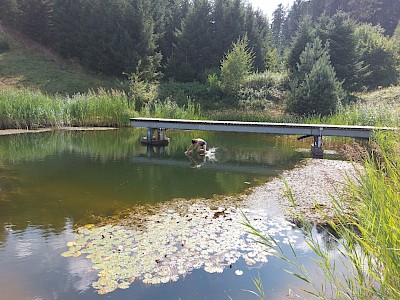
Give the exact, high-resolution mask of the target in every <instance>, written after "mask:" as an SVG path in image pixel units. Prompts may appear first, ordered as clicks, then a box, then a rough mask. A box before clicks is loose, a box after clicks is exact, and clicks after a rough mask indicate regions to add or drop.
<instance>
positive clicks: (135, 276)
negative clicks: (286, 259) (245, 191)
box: [62, 199, 297, 294]
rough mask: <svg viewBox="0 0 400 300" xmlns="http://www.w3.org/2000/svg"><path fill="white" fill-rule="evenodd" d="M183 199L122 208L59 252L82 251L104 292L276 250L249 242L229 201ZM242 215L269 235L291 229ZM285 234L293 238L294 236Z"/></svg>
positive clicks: (254, 214) (257, 215) (250, 260)
mask: <svg viewBox="0 0 400 300" xmlns="http://www.w3.org/2000/svg"><path fill="white" fill-rule="evenodd" d="M188 202H191V201H188V200H183V199H180V200H176V201H175V202H174V203H168V206H167V205H162V206H159V207H139V206H138V207H136V209H134V210H133V211H125V212H124V214H123V215H124V216H125V217H124V218H123V219H120V220H118V219H116V220H114V221H112V220H108V222H106V223H108V224H105V225H98V226H95V225H87V226H83V227H80V228H78V229H77V231H76V233H75V235H74V241H71V242H69V243H68V244H67V246H68V247H69V250H68V251H66V252H63V253H62V256H64V257H71V259H74V257H78V256H81V255H85V256H86V258H87V259H89V260H90V261H91V262H92V268H93V269H94V270H97V271H98V280H97V281H96V282H94V283H93V285H92V287H93V288H94V289H97V290H98V293H99V294H106V293H109V292H112V291H114V290H115V289H117V288H121V289H124V288H128V287H129V285H130V284H131V283H132V282H134V281H135V280H140V281H142V282H143V283H145V284H162V283H167V282H173V281H177V280H179V279H180V278H182V277H184V276H186V275H187V274H189V273H190V272H192V271H193V270H195V269H200V268H201V269H204V270H205V271H206V272H209V273H222V272H223V271H224V269H226V268H230V269H232V268H233V269H235V268H234V264H235V262H237V261H238V260H239V259H243V260H244V261H245V262H246V264H247V265H249V266H252V265H255V264H257V263H266V262H267V261H268V256H270V255H272V254H273V252H274V251H275V250H273V249H272V248H271V249H265V247H263V246H262V245H260V244H257V243H254V242H253V240H252V238H251V236H249V235H248V234H246V233H244V232H243V230H242V227H241V224H240V222H239V221H240V220H242V215H241V212H240V211H238V210H237V209H235V208H234V207H233V206H223V207H218V206H216V207H210V206H209V204H208V203H206V201H203V200H200V199H199V200H196V201H194V202H191V203H188ZM213 204H214V205H215V204H216V203H215V202H213ZM218 204H222V203H217V205H218ZM225 204H227V203H225ZM156 211H157V213H155V212H156ZM246 214H247V215H249V216H251V218H252V219H253V220H255V222H256V224H257V226H259V228H261V230H262V232H263V233H265V234H266V233H268V234H269V235H271V236H277V235H279V236H285V235H286V234H288V232H289V231H291V230H292V229H293V228H292V225H291V224H290V223H289V222H287V221H283V220H281V219H272V218H270V217H269V218H267V214H266V212H260V211H251V210H246ZM287 238H288V239H290V240H291V241H292V242H294V241H295V240H296V238H297V237H296V236H295V235H293V234H291V235H290V236H288V237H287ZM236 271H238V273H237V274H238V275H241V274H243V271H242V270H236ZM240 273H241V274H240Z"/></svg>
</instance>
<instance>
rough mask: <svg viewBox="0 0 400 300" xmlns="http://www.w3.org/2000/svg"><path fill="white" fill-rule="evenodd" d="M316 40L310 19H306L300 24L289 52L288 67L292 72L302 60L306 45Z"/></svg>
mask: <svg viewBox="0 0 400 300" xmlns="http://www.w3.org/2000/svg"><path fill="white" fill-rule="evenodd" d="M314 38H315V31H314V29H313V26H312V21H311V18H310V17H308V16H307V17H305V18H304V19H303V20H302V21H301V22H300V24H299V29H298V30H297V32H296V35H295V36H294V38H293V40H292V42H291V44H290V47H289V51H288V58H287V65H288V68H289V69H290V70H295V69H296V66H297V64H298V63H299V60H300V55H301V53H302V52H303V51H304V48H305V47H306V45H307V44H308V43H310V42H312V41H313V39H314Z"/></svg>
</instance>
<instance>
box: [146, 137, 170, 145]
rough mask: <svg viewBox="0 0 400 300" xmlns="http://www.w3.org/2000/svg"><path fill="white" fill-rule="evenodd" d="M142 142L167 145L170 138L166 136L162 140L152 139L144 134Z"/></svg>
mask: <svg viewBox="0 0 400 300" xmlns="http://www.w3.org/2000/svg"><path fill="white" fill-rule="evenodd" d="M140 143H141V144H142V145H152V146H167V145H168V144H169V138H165V139H162V140H158V139H156V138H152V139H150V140H148V139H147V137H145V136H144V137H142V138H141V139H140Z"/></svg>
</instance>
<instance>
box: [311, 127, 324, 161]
mask: <svg viewBox="0 0 400 300" xmlns="http://www.w3.org/2000/svg"><path fill="white" fill-rule="evenodd" d="M323 130H324V129H323V128H322V127H321V128H320V129H319V135H314V144H313V145H311V153H312V154H313V156H314V157H316V158H322V157H323V156H324V149H323V148H322V131H323Z"/></svg>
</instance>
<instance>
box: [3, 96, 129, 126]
mask: <svg viewBox="0 0 400 300" xmlns="http://www.w3.org/2000/svg"><path fill="white" fill-rule="evenodd" d="M133 114H134V112H133V111H132V110H131V109H130V107H129V102H128V99H127V96H126V95H125V94H124V93H122V92H117V91H105V90H99V91H97V92H89V93H85V94H75V95H73V96H71V97H69V96H65V97H62V96H48V95H45V94H43V93H41V92H39V91H31V90H27V89H23V90H13V89H5V90H2V91H0V128H1V129H9V128H15V129H35V128H41V127H62V126H108V127H122V126H127V125H128V124H129V117H131V116H132V115H133Z"/></svg>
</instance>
